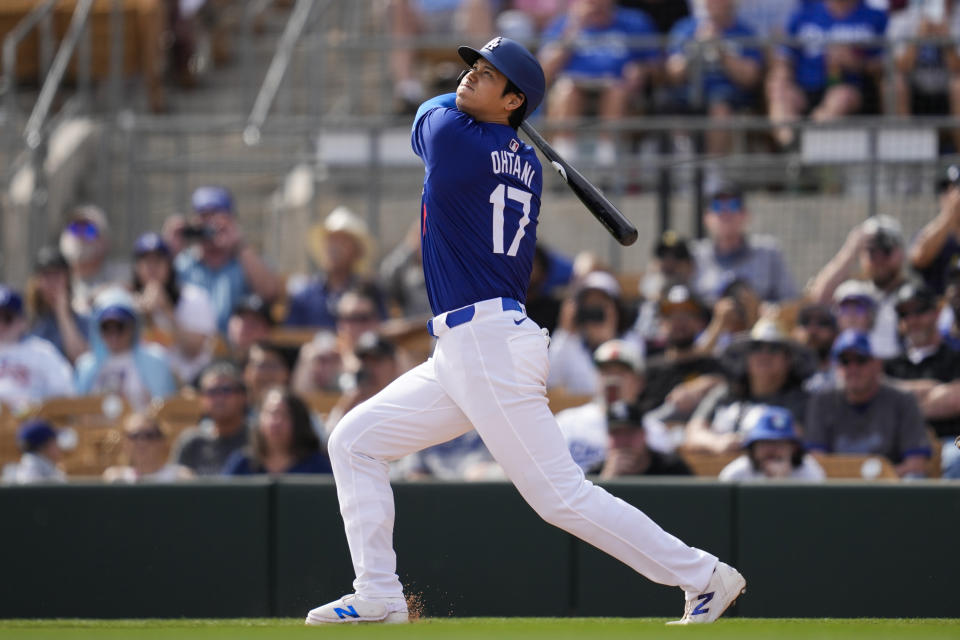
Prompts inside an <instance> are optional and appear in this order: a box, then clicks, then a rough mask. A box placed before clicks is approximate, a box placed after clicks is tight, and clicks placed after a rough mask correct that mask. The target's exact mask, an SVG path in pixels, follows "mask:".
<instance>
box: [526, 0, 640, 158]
mask: <svg viewBox="0 0 960 640" xmlns="http://www.w3.org/2000/svg"><path fill="white" fill-rule="evenodd" d="M656 36H657V31H656V28H655V27H654V25H653V23H652V22H651V21H650V19H649V18H648V17H647V15H646V14H645V13H643V12H641V11H636V10H631V9H623V8H620V7H617V6H615V5H614V2H613V0H573V1H572V2H571V3H570V8H569V10H568V11H567V13H566V14H565V15H563V16H561V17H560V18H558V19H557V20H555V21H554V22H553V23H552V24H551V25H550V26H548V27H547V29H546V30H545V31H544V34H543V41H544V43H545V44H544V47H543V50H542V51H541V52H540V60H541V63H542V65H543V72H544V74H545V75H546V79H547V86H548V87H551V88H550V91H549V94H548V96H547V119H548V120H567V119H573V118H579V117H581V116H582V115H584V112H585V105H586V102H587V99H588V98H590V97H593V96H595V97H596V98H597V103H598V108H597V112H598V115H599V117H600V118H602V119H603V120H608V121H616V120H619V119H621V118H623V117H624V116H625V115H626V114H627V108H628V105H629V103H630V101H631V99H632V98H633V97H634V96H636V95H638V94H641V93H642V92H643V91H644V90H645V89H646V88H647V87H648V86H649V83H650V80H651V78H652V76H653V74H654V73H655V69H656V67H655V63H656V62H657V61H658V59H659V51H658V48H657V47H656V46H655V43H652V44H650V45H646V44H645V43H644V44H640V43H637V42H635V40H636V39H639V38H644V37H647V38H655V37H656ZM554 146H555V147H556V149H557V152H558V153H560V155H562V156H563V157H565V158H568V159H571V158H575V157H576V141H575V139H574V137H573V134H572V133H569V132H568V133H563V134H558V135H557V137H556V138H555V139H554ZM595 158H596V162H597V164H600V165H605V166H609V165H613V164H614V163H615V162H616V146H615V144H614V139H613V138H612V137H611V136H610V134H608V133H604V134H601V135H598V137H597V146H596V149H595Z"/></svg>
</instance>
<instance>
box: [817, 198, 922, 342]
mask: <svg viewBox="0 0 960 640" xmlns="http://www.w3.org/2000/svg"><path fill="white" fill-rule="evenodd" d="M905 262H906V258H905V252H904V246H903V228H902V227H901V225H900V223H899V222H898V221H897V220H896V219H895V218H892V217H890V216H887V215H879V216H873V217H870V218H867V219H866V220H865V221H863V222H862V223H860V224H858V225H857V226H855V227H854V228H853V229H851V230H850V233H849V234H848V235H847V239H846V241H845V242H844V243H843V246H842V247H841V248H840V250H839V251H838V252H837V254H836V255H835V256H834V257H833V258H831V259H830V261H829V262H828V263H827V264H826V265H825V266H824V267H823V268H822V269H821V270H820V272H819V273H817V275H816V276H814V278H813V279H812V280H811V281H810V284H809V285H808V287H807V293H808V296H809V297H810V298H811V299H812V300H814V301H815V302H821V303H827V302H829V301H830V299H831V297H832V296H833V295H834V292H835V291H836V290H837V287H839V286H840V284H841V283H843V282H844V281H846V280H847V279H848V278H849V277H850V275H851V272H852V271H853V270H854V268H855V267H856V266H859V269H860V271H861V272H862V275H863V278H861V280H862V281H863V282H865V283H867V285H868V286H869V287H871V291H872V294H873V297H874V299H875V300H876V302H877V310H876V316H875V318H874V323H873V329H872V330H871V331H870V340H871V346H872V348H873V353H874V355H875V356H877V357H878V358H882V359H886V358H892V357H894V356H896V355H897V354H899V353H900V341H899V339H898V336H897V312H896V311H895V310H894V304H895V298H896V294H897V289H899V288H900V285H902V284H903V283H904V282H906V274H905V272H904V268H905ZM842 324H843V323H842V321H841V326H842Z"/></svg>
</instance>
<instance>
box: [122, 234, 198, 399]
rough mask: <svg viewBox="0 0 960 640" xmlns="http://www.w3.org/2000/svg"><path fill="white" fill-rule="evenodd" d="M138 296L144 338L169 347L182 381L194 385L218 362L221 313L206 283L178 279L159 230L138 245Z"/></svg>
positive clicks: (135, 266)
mask: <svg viewBox="0 0 960 640" xmlns="http://www.w3.org/2000/svg"><path fill="white" fill-rule="evenodd" d="M133 260H134V262H133V297H134V303H135V305H136V308H137V311H138V312H139V314H140V317H141V318H142V319H143V333H142V337H143V340H144V342H154V343H157V344H159V345H161V346H164V347H166V348H167V350H168V355H169V357H170V363H171V366H172V367H173V369H174V373H175V374H176V376H177V379H178V380H180V381H182V382H185V383H189V382H191V381H193V380H194V378H196V377H197V375H199V373H200V371H202V370H203V368H204V367H206V366H207V365H208V364H210V362H212V361H213V349H214V342H215V338H216V334H217V317H216V311H215V310H214V308H213V303H212V302H210V296H209V295H207V292H206V291H204V290H203V289H201V288H200V287H198V286H196V285H193V284H190V283H185V284H183V285H181V284H179V283H178V282H177V275H176V273H175V272H174V269H173V256H172V255H171V252H170V248H169V247H168V246H167V243H166V242H165V241H164V240H163V238H162V237H161V236H160V235H159V234H157V233H153V232H151V233H145V234H143V235H142V236H140V237H139V238H138V239H137V241H136V243H135V244H134V247H133Z"/></svg>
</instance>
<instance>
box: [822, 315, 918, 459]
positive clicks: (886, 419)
mask: <svg viewBox="0 0 960 640" xmlns="http://www.w3.org/2000/svg"><path fill="white" fill-rule="evenodd" d="M831 353H832V355H833V357H834V359H835V360H836V361H837V368H838V372H839V378H840V385H841V386H840V388H837V389H827V390H823V391H818V392H817V393H814V394H813V395H812V396H811V398H810V402H809V404H808V405H807V414H806V420H805V421H804V429H805V431H806V444H807V449H808V450H810V451H820V452H823V453H848V454H862V455H867V454H870V455H882V456H886V457H887V458H888V459H889V460H890V461H891V462H892V463H894V465H895V469H896V471H897V474H898V475H900V476H901V477H922V476H924V475H925V474H926V471H925V468H926V464H927V461H928V460H929V458H930V440H929V438H928V436H927V431H926V427H925V426H924V423H923V416H922V414H921V413H920V407H919V405H918V404H917V401H916V399H915V398H914V397H913V396H912V395H911V394H909V393H907V392H904V391H900V390H898V389H896V388H894V387H893V386H891V385H889V384H887V383H886V382H884V380H883V362H882V361H881V360H880V359H878V358H877V357H876V356H875V355H874V351H873V348H872V347H871V344H870V337H869V335H868V334H866V333H864V332H862V331H856V330H854V329H847V330H846V331H844V332H842V333H841V334H840V335H839V336H838V337H837V341H836V342H835V343H834V345H833V349H832V351H831Z"/></svg>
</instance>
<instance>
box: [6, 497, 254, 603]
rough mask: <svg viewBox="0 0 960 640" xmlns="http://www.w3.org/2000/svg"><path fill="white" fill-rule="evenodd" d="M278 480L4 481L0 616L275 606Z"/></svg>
mask: <svg viewBox="0 0 960 640" xmlns="http://www.w3.org/2000/svg"><path fill="white" fill-rule="evenodd" d="M271 491H272V487H271V486H270V483H269V482H266V481H260V480H253V481H244V482H232V483H231V482H210V483H202V484H201V483H197V484H189V485H164V486H158V485H155V486H139V487H124V486H105V485H86V486H82V485H68V486H59V487H50V486H47V487H39V486H35V487H22V488H20V487H4V488H0V514H2V516H0V517H2V523H3V524H2V526H0V567H3V579H2V580H0V585H2V586H0V617H4V618H57V617H71V618H72V617H77V618H151V617H180V616H185V617H200V618H202V617H238V616H243V617H256V616H266V615H270V610H269V602H270V598H269V594H270V591H271V588H272V585H271V580H270V563H269V555H268V553H267V550H268V549H269V548H270V547H271V546H272V544H271V541H270V535H271V527H270V519H271V518H270V508H271V507H270V493H271Z"/></svg>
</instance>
